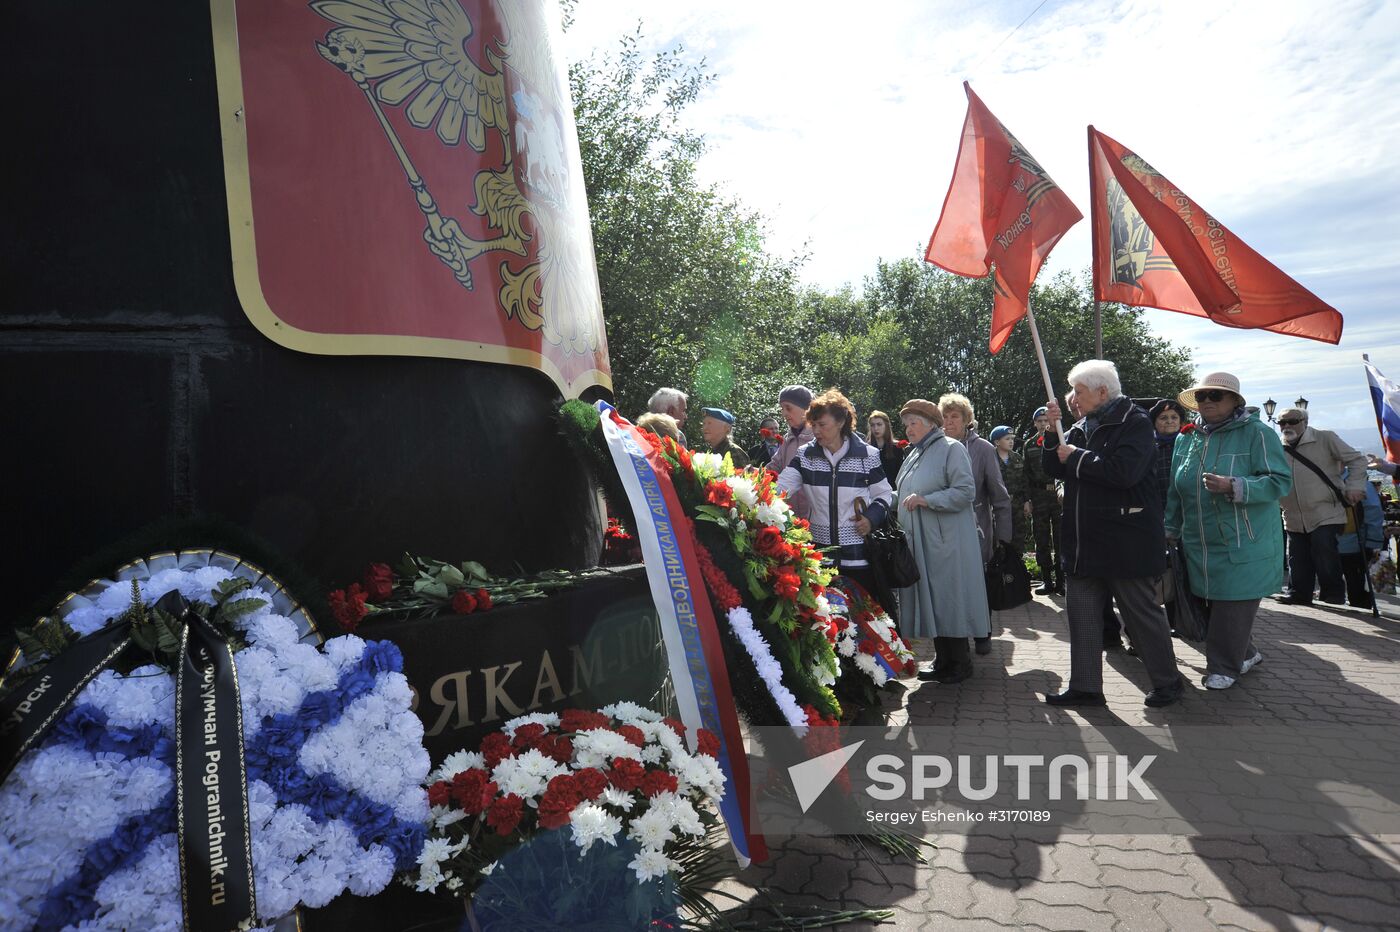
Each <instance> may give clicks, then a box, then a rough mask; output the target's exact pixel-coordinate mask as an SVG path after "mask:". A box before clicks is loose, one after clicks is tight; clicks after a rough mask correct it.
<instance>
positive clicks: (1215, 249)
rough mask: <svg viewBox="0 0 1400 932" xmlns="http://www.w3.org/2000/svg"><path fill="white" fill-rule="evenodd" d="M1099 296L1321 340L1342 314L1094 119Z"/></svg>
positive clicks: (1334, 331) (1332, 334)
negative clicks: (1098, 127)
mask: <svg viewBox="0 0 1400 932" xmlns="http://www.w3.org/2000/svg"><path fill="white" fill-rule="evenodd" d="M1089 191H1090V194H1089V196H1090V199H1091V201H1092V203H1091V206H1090V214H1091V218H1090V226H1091V228H1092V230H1093V239H1094V296H1095V297H1096V298H1097V299H1098V300H1100V301H1117V302H1119V303H1120V304H1131V305H1135V306H1138V307H1156V308H1161V309H1162V310H1164V311H1179V312H1181V313H1183V314H1192V315H1194V316H1196V317H1208V318H1210V319H1211V320H1213V321H1215V322H1216V323H1217V324H1221V325H1223V326H1226V327H1238V328H1241V329H1259V330H1272V331H1273V332H1274V333H1283V334H1287V335H1289V336H1295V337H1307V338H1308V339H1310V340H1321V341H1322V342H1324V343H1336V342H1338V341H1339V340H1341V338H1342V315H1341V314H1339V313H1338V312H1337V311H1336V309H1334V308H1332V307H1331V306H1329V305H1328V304H1327V303H1326V302H1324V301H1323V300H1322V299H1321V298H1319V297H1317V295H1315V294H1313V293H1312V292H1310V291H1308V290H1307V289H1306V288H1304V287H1303V286H1302V285H1300V284H1298V283H1297V282H1295V281H1294V280H1293V279H1291V278H1289V277H1288V276H1287V275H1285V274H1283V272H1281V271H1279V269H1278V268H1277V267H1276V266H1275V265H1273V263H1271V262H1269V260H1268V259H1265V258H1264V257H1263V256H1261V255H1259V253H1257V252H1255V251H1254V250H1253V249H1250V248H1249V247H1248V246H1247V245H1245V244H1244V243H1243V242H1242V241H1240V239H1239V238H1238V237H1236V236H1235V235H1234V234H1233V233H1231V232H1230V231H1229V230H1227V229H1225V227H1224V226H1223V225H1222V224H1221V223H1220V222H1219V221H1217V220H1216V219H1215V218H1214V217H1212V216H1211V215H1210V214H1208V213H1206V212H1205V211H1204V210H1202V209H1201V207H1200V205H1198V204H1197V203H1196V202H1195V201H1193V200H1191V198H1190V197H1188V196H1187V195H1186V194H1185V193H1184V192H1182V191H1181V189H1180V188H1178V187H1177V186H1176V185H1174V184H1172V183H1171V182H1170V181H1169V180H1167V178H1166V177H1164V176H1163V175H1162V174H1161V173H1160V172H1158V171H1157V170H1156V169H1155V168H1153V167H1152V166H1151V165H1148V164H1147V163H1146V162H1144V161H1143V160H1142V158H1141V157H1140V156H1138V154H1137V153H1135V152H1133V151H1132V150H1130V149H1127V148H1124V147H1123V146H1122V145H1120V144H1119V143H1117V142H1115V141H1114V140H1112V139H1110V138H1109V137H1107V136H1105V135H1104V134H1103V133H1100V132H1098V131H1097V130H1095V129H1094V128H1093V127H1092V126H1091V127H1089Z"/></svg>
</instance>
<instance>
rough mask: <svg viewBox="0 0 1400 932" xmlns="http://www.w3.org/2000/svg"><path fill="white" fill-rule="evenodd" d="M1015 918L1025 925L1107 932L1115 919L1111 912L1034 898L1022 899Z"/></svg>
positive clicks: (1085, 931)
mask: <svg viewBox="0 0 1400 932" xmlns="http://www.w3.org/2000/svg"><path fill="white" fill-rule="evenodd" d="M1016 918H1017V919H1018V920H1020V921H1021V922H1022V923H1025V924H1027V925H1039V926H1043V927H1045V928H1047V929H1076V930H1083V932H1093V930H1103V932H1109V930H1111V929H1112V928H1113V926H1114V923H1115V921H1116V920H1115V919H1114V916H1113V914H1112V913H1108V912H1096V911H1094V910H1092V909H1088V908H1087V907H1084V906H1078V905H1074V904H1062V905H1058V906H1051V905H1048V904H1046V903H1039V902H1036V901H1035V900H1022V901H1021V910H1020V912H1018V913H1017V914H1016Z"/></svg>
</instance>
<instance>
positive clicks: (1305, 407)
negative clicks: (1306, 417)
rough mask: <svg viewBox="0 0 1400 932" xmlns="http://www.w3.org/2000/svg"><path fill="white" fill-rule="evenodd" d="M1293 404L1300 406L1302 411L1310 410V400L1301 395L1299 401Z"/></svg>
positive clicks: (1299, 408)
mask: <svg viewBox="0 0 1400 932" xmlns="http://www.w3.org/2000/svg"><path fill="white" fill-rule="evenodd" d="M1293 403H1294V404H1295V405H1297V406H1298V410H1300V411H1306V410H1308V399H1306V398H1304V397H1303V396H1302V395H1299V396H1298V400H1297V401H1295V402H1293Z"/></svg>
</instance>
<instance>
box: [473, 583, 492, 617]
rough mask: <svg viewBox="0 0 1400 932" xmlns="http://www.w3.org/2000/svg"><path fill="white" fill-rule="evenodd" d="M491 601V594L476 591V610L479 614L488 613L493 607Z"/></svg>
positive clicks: (481, 590)
mask: <svg viewBox="0 0 1400 932" xmlns="http://www.w3.org/2000/svg"><path fill="white" fill-rule="evenodd" d="M494 604H495V603H493V602H492V601H491V593H490V592H488V591H487V590H485V589H478V590H476V610H477V611H479V612H489V611H491V609H492V608H493V607H494Z"/></svg>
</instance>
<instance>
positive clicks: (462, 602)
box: [452, 589, 477, 615]
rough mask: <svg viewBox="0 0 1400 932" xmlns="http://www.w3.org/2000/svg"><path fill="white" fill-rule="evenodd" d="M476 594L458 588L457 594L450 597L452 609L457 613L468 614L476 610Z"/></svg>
mask: <svg viewBox="0 0 1400 932" xmlns="http://www.w3.org/2000/svg"><path fill="white" fill-rule="evenodd" d="M476 608H477V598H476V594H475V593H472V592H468V591H467V590H466V589H458V590H457V594H456V595H454V596H453V597H452V610H453V611H454V612H456V613H457V614H458V615H470V614H471V613H472V612H474V611H476Z"/></svg>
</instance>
